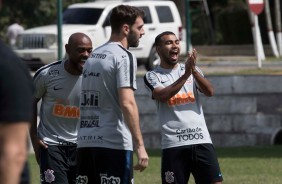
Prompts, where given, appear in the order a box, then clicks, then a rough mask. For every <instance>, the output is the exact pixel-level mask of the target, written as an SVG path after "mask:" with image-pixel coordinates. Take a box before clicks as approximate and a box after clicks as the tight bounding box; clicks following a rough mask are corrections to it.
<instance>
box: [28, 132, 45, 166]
mask: <svg viewBox="0 0 282 184" xmlns="http://www.w3.org/2000/svg"><path fill="white" fill-rule="evenodd" d="M31 142H32V146H33V150H34V153H35V158H36V161H37V163H38V165H39V164H40V162H39V161H40V148H41V147H42V148H44V149H47V148H48V145H47V144H44V142H43V141H42V140H41V139H39V138H38V137H33V138H32V139H31Z"/></svg>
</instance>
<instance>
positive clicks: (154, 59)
mask: <svg viewBox="0 0 282 184" xmlns="http://www.w3.org/2000/svg"><path fill="white" fill-rule="evenodd" d="M158 65H160V57H159V55H158V53H157V51H156V48H155V46H153V47H152V49H151V52H150V55H149V58H148V60H147V62H146V63H145V68H146V70H148V71H149V70H152V69H154V68H155V67H156V66H158Z"/></svg>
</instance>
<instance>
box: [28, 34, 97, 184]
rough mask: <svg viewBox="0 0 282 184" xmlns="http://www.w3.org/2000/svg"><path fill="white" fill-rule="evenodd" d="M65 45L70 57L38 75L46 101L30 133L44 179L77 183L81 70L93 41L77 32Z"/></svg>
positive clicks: (36, 81) (40, 96)
mask: <svg viewBox="0 0 282 184" xmlns="http://www.w3.org/2000/svg"><path fill="white" fill-rule="evenodd" d="M65 49H66V53H67V54H68V58H67V59H65V60H63V61H56V62H54V63H51V64H49V65H46V66H44V67H42V68H40V69H39V70H38V71H37V72H36V73H35V75H34V84H35V88H36V93H35V98H36V101H37V102H38V101H39V100H40V99H42V103H41V108H40V122H39V125H38V127H37V120H36V119H37V117H34V121H33V124H32V127H31V131H30V137H31V141H32V145H33V148H34V152H35V156H36V159H37V162H38V164H39V166H40V174H41V183H54V184H55V183H56V184H61V183H68V184H71V183H72V184H74V183H75V173H76V144H77V125H78V120H79V114H80V111H79V101H80V87H81V79H82V75H81V74H82V69H83V65H84V63H85V61H86V59H87V58H88V57H89V56H90V53H91V51H92V42H91V39H90V38H89V37H88V36H87V35H85V34H83V33H74V34H72V35H71V36H70V38H69V40H68V43H67V44H66V45H65ZM35 110H37V107H35ZM36 115H37V113H36Z"/></svg>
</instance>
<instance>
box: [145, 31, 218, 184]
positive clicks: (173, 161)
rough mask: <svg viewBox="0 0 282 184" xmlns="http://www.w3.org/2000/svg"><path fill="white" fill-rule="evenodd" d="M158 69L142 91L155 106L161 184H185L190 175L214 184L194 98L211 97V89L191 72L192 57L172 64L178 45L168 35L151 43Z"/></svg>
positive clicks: (213, 160)
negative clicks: (160, 151)
mask: <svg viewBox="0 0 282 184" xmlns="http://www.w3.org/2000/svg"><path fill="white" fill-rule="evenodd" d="M155 45H156V50H157V52H158V54H159V56H160V60H161V63H160V66H158V67H157V68H155V69H154V70H152V71H149V72H147V73H146V75H145V76H144V82H145V85H146V87H147V88H148V89H149V91H150V92H151V94H152V98H153V99H154V100H156V104H157V107H158V115H159V120H160V124H161V125H160V127H161V134H162V144H161V147H162V166H161V167H162V168H161V177H162V183H163V184H169V183H174V184H187V183H188V180H189V177H190V173H192V174H193V176H194V179H195V182H196V183H209V184H220V183H222V174H221V172H220V168H219V164H218V161H217V157H216V153H215V150H214V147H213V145H212V141H211V138H210V135H209V131H208V129H207V126H206V122H205V118H204V113H203V109H202V105H201V104H200V101H199V92H201V93H203V94H204V95H206V96H212V95H213V94H214V89H213V87H212V84H211V83H210V82H209V81H208V80H207V79H206V78H204V75H203V73H202V71H201V70H200V69H199V68H198V67H197V66H196V59H197V52H196V50H195V49H193V51H192V52H189V53H188V59H187V61H186V62H185V63H184V64H183V63H179V62H178V57H179V52H180V45H179V40H178V39H177V37H176V36H175V34H174V33H172V32H169V31H167V32H163V33H161V34H159V35H158V36H157V37H156V39H155Z"/></svg>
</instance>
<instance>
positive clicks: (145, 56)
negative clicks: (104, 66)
mask: <svg viewBox="0 0 282 184" xmlns="http://www.w3.org/2000/svg"><path fill="white" fill-rule="evenodd" d="M120 4H127V5H131V6H136V7H138V8H140V9H142V10H144V12H145V14H146V17H145V18H144V22H145V25H144V30H145V35H144V36H143V37H142V38H141V39H140V43H139V46H138V47H136V48H130V50H131V51H132V52H133V53H134V54H135V56H136V57H137V60H138V65H140V64H145V67H146V69H147V70H150V69H152V68H154V67H155V66H156V65H158V64H159V57H158V56H157V54H156V51H155V48H154V41H155V37H156V36H157V35H158V34H159V33H161V32H163V31H172V32H174V33H175V34H176V36H178V38H179V39H180V40H181V41H180V44H181V48H182V49H181V54H184V53H185V52H186V40H185V39H184V36H185V33H184V29H183V27H182V23H181V19H180V15H179V12H178V9H177V7H176V5H175V4H174V2H172V1H155V0H154V1H95V2H87V3H76V4H72V5H70V6H69V7H68V8H67V9H66V10H65V11H64V13H63V25H62V49H61V50H62V52H63V53H62V55H63V56H65V49H64V45H65V44H66V43H67V41H68V38H69V36H70V35H71V34H72V33H75V32H83V33H85V34H87V35H88V36H89V37H90V38H91V39H92V42H93V47H94V48H96V47H97V46H99V45H101V44H103V43H105V42H107V41H108V40H109V38H110V34H111V27H110V24H109V21H108V17H109V15H110V12H111V10H112V9H113V8H114V7H115V6H117V5H120ZM57 45H58V44H57V25H56V24H54V25H46V26H42V27H35V28H31V29H27V30H25V31H24V32H23V33H22V34H20V35H19V36H18V40H17V47H16V49H15V52H16V53H17V55H18V56H19V57H21V58H22V59H23V60H24V61H25V62H26V63H27V64H28V65H29V66H30V67H31V68H33V69H36V68H38V67H39V66H42V65H45V64H48V63H51V62H53V61H56V60H57V59H58V54H57V53H58V46H57Z"/></svg>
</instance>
